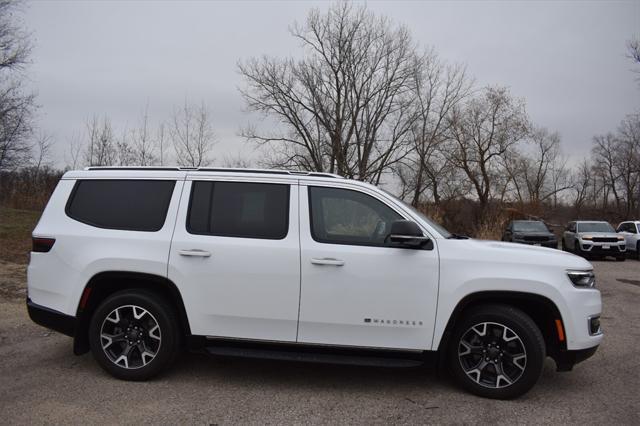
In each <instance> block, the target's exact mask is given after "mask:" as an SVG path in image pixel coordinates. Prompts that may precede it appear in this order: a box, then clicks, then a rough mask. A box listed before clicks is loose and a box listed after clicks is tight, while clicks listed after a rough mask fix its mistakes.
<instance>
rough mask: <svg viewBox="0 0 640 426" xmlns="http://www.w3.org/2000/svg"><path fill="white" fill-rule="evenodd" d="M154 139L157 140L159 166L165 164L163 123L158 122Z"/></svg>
mask: <svg viewBox="0 0 640 426" xmlns="http://www.w3.org/2000/svg"><path fill="white" fill-rule="evenodd" d="M156 139H157V141H158V162H159V163H160V165H161V166H164V164H165V156H166V150H167V149H166V143H167V142H166V136H165V124H164V123H160V125H159V126H158V131H157V134H156Z"/></svg>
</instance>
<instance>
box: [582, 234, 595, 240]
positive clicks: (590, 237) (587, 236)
mask: <svg viewBox="0 0 640 426" xmlns="http://www.w3.org/2000/svg"><path fill="white" fill-rule="evenodd" d="M580 238H581V239H583V240H593V237H592V236H591V235H583V236H582V237H580Z"/></svg>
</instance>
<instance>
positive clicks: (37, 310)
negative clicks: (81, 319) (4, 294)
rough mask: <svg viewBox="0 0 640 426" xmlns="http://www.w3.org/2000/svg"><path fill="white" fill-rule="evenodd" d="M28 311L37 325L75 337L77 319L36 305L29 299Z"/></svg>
mask: <svg viewBox="0 0 640 426" xmlns="http://www.w3.org/2000/svg"><path fill="white" fill-rule="evenodd" d="M27 311H28V312H29V317H30V318H31V320H32V321H33V322H35V323H36V324H38V325H41V326H43V327H47V328H49V329H51V330H55V331H57V332H59V333H62V334H66V335H67V336H71V337H73V336H74V334H75V329H76V319H75V317H72V316H69V315H66V314H63V313H62V312H58V311H54V310H53V309H49V308H46V307H44V306H41V305H38V304H35V303H33V302H32V301H31V299H29V298H27Z"/></svg>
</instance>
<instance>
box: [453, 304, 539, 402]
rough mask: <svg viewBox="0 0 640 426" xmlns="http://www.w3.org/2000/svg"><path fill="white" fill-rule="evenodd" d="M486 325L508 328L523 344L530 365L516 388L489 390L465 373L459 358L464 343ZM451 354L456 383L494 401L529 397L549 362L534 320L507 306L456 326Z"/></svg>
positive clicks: (478, 313) (472, 316)
mask: <svg viewBox="0 0 640 426" xmlns="http://www.w3.org/2000/svg"><path fill="white" fill-rule="evenodd" d="M514 313H515V315H514ZM482 322H495V323H499V324H502V325H505V326H507V327H509V328H510V329H511V330H513V331H514V332H515V333H516V334H517V335H518V336H519V337H520V339H521V340H522V343H523V345H524V347H525V350H526V354H527V363H526V367H525V371H524V372H523V373H522V376H520V378H519V379H518V380H517V381H516V383H514V384H513V385H510V386H508V387H504V388H498V389H493V388H488V387H485V386H482V385H480V384H478V383H476V382H474V381H473V380H472V379H471V378H469V377H468V376H467V375H466V373H465V372H464V370H463V369H462V366H461V364H460V360H459V358H458V345H459V342H460V339H461V338H462V336H463V335H464V334H465V333H466V332H467V330H469V328H471V327H472V326H474V325H476V324H478V323H482ZM448 352H449V355H448V357H449V368H450V370H451V373H452V375H453V377H454V379H455V380H456V381H457V382H458V383H459V384H460V385H462V386H463V387H464V388H465V389H466V390H468V391H469V392H471V393H473V394H475V395H478V396H482V397H486V398H493V399H512V398H516V397H518V396H520V395H523V394H524V393H526V392H527V391H528V390H529V389H531V388H532V387H533V386H534V385H535V384H536V382H537V381H538V379H539V377H540V374H541V373H542V368H543V366H544V360H545V346H544V338H543V337H542V334H541V333H540V330H539V329H538V328H537V326H536V325H535V323H534V322H533V320H531V318H529V317H528V316H527V315H526V314H524V313H523V312H522V311H519V310H517V309H513V308H510V307H503V306H492V307H486V308H484V309H479V310H474V311H472V312H470V313H469V315H466V316H465V318H463V319H462V321H460V322H459V324H458V325H457V326H456V329H455V331H454V333H453V336H452V339H451V345H450V348H449V351H448Z"/></svg>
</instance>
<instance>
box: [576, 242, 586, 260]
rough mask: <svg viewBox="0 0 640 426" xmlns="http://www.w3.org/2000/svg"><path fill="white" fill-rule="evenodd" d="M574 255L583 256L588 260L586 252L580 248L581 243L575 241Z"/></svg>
mask: <svg viewBox="0 0 640 426" xmlns="http://www.w3.org/2000/svg"><path fill="white" fill-rule="evenodd" d="M573 254H575V255H576V256H581V257H584V258H585V259H586V257H587V256H586V253H585V252H584V251H582V247H580V243H579V242H577V241H575V242H574V243H573Z"/></svg>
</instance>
